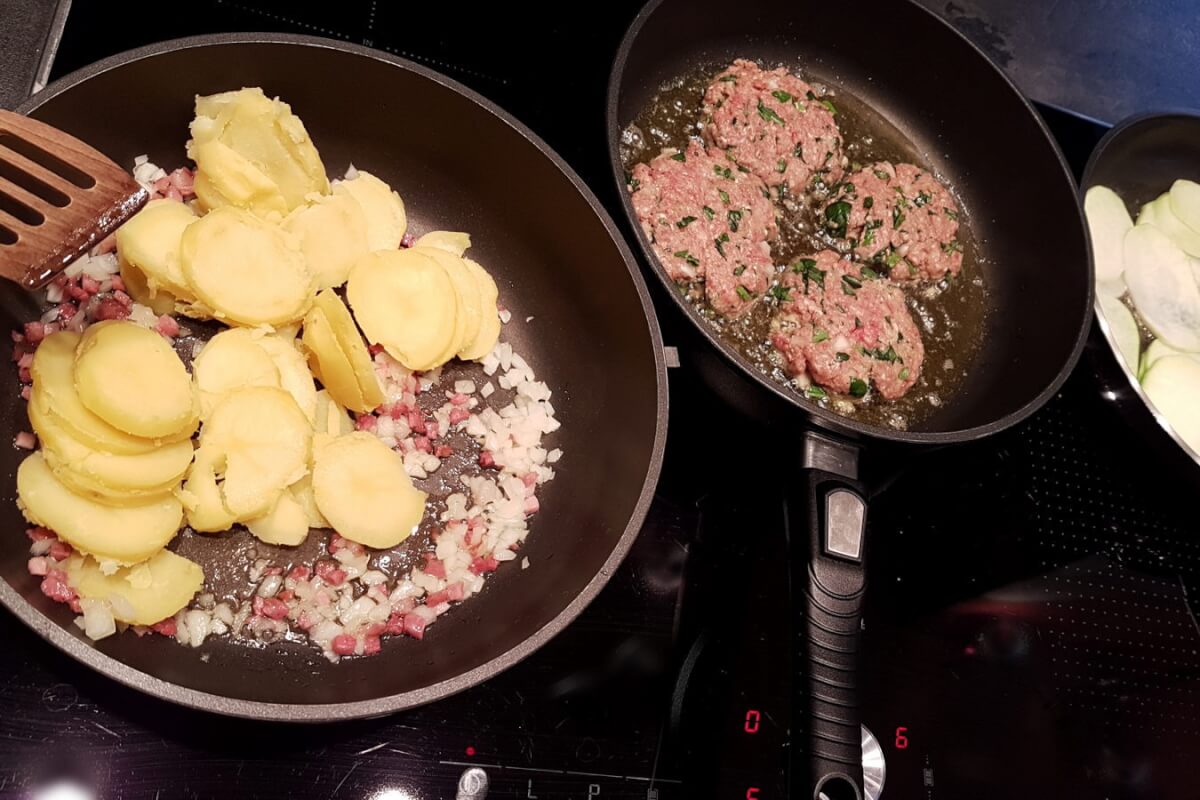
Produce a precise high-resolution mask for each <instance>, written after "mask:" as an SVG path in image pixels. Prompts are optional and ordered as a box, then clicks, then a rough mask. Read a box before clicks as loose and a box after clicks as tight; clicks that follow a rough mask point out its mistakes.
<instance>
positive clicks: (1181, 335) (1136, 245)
mask: <svg viewBox="0 0 1200 800" xmlns="http://www.w3.org/2000/svg"><path fill="white" fill-rule="evenodd" d="M1193 264H1194V261H1193V259H1191V258H1190V257H1189V256H1188V255H1187V253H1185V252H1183V250H1181V249H1179V247H1178V246H1177V245H1176V244H1175V243H1174V242H1172V241H1171V240H1170V239H1169V238H1168V237H1167V235H1166V234H1165V233H1163V232H1162V231H1161V230H1160V229H1159V228H1158V227H1156V226H1154V225H1137V226H1135V227H1134V228H1133V229H1132V230H1130V231H1129V233H1127V234H1126V235H1125V282H1126V283H1127V284H1128V285H1129V295H1130V297H1131V298H1132V299H1133V304H1134V307H1135V308H1137V310H1138V316H1140V317H1141V318H1142V321H1143V322H1144V323H1146V327H1147V328H1149V329H1150V330H1151V331H1153V332H1154V334H1155V335H1156V336H1158V337H1159V338H1161V339H1164V340H1165V341H1166V343H1167V344H1169V345H1171V346H1172V347H1175V348H1178V349H1179V350H1185V351H1187V352H1190V353H1194V352H1198V351H1200V286H1198V285H1197V283H1196V276H1195V273H1194V272H1193Z"/></svg>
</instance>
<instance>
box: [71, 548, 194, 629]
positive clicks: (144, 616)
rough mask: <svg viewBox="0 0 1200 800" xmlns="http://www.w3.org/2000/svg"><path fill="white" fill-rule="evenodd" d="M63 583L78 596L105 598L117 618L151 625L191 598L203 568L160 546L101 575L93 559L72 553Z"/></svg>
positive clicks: (178, 608) (171, 613)
mask: <svg viewBox="0 0 1200 800" xmlns="http://www.w3.org/2000/svg"><path fill="white" fill-rule="evenodd" d="M67 583H69V584H70V585H71V588H72V589H74V590H75V591H76V592H78V593H79V596H80V597H83V598H86V599H89V600H106V601H108V603H109V605H111V606H112V615H113V618H114V619H116V620H117V621H118V622H127V623H129V624H130V625H153V624H154V623H156V622H161V621H162V620H164V619H166V618H168V617H172V616H174V615H175V613H176V612H178V611H179V610H180V609H182V608H183V607H184V606H186V605H187V604H188V602H190V601H191V599H192V598H193V597H194V596H195V595H196V592H198V591H200V587H201V586H203V585H204V570H202V569H201V568H200V565H199V564H197V563H196V562H195V561H190V560H188V559H186V558H184V557H183V556H180V555H176V554H175V553H172V552H171V551H170V550H160V551H159V552H157V553H155V554H154V555H153V556H151V557H150V558H149V559H148V560H146V561H143V562H142V563H140V564H134V565H133V566H132V567H121V568H120V569H118V570H117V571H116V572H114V573H113V574H111V575H105V574H104V572H103V571H102V570H101V569H100V564H99V563H98V562H97V561H96V559H94V558H92V557H91V556H82V555H80V554H78V553H72V554H71V557H70V558H68V559H67Z"/></svg>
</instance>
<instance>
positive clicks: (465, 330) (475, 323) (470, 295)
mask: <svg viewBox="0 0 1200 800" xmlns="http://www.w3.org/2000/svg"><path fill="white" fill-rule="evenodd" d="M463 235H464V236H465V235H466V234H463ZM413 249H414V250H419V251H420V252H422V253H424V254H425V255H427V256H429V257H430V258H432V259H433V260H434V261H436V262H438V264H439V265H440V266H441V267H442V269H444V270H446V274H447V275H449V276H450V282H451V283H453V284H454V291H455V293H456V294H457V295H458V324H457V326H456V327H457V330H456V332H455V345H454V349H453V351H452V352H451V353H449V354H448V355H446V357H445V359H444V360H445V361H449V360H450V359H451V358H454V356H456V355H458V353H459V352H461V351H462V350H464V349H466V348H467V347H469V346H470V345H473V344H474V343H475V340H476V339H478V338H479V328H480V326H481V325H482V324H483V291H482V289H481V287H480V285H479V281H477V280H476V279H475V275H474V273H472V272H471V269H470V268H469V267H468V266H467V264H466V262H465V261H463V259H462V258H460V257H459V256H454V255H451V254H450V253H449V252H447V251H446V250H443V249H441V248H438V247H429V246H426V245H417V246H414V247H413Z"/></svg>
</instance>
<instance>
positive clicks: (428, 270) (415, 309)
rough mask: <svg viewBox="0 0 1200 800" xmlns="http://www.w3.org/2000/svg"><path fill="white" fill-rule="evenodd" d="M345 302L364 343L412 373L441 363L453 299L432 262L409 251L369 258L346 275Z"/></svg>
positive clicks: (453, 318)
mask: <svg viewBox="0 0 1200 800" xmlns="http://www.w3.org/2000/svg"><path fill="white" fill-rule="evenodd" d="M346 296H347V298H349V300H350V307H351V308H353V309H354V317H355V319H357V320H358V324H359V325H360V326H361V327H362V329H363V333H365V334H366V336H367V341H369V342H371V343H372V344H381V345H383V347H384V349H385V350H387V351H388V353H390V354H391V355H392V357H393V358H395V359H396V360H397V361H399V362H400V363H401V364H403V365H404V366H406V367H408V368H409V369H412V370H427V369H433V368H434V367H436V366H439V365H440V364H441V363H443V361H444V360H445V359H444V358H443V356H444V355H445V353H446V351H447V348H449V347H450V346H451V345H452V344H453V343H454V335H455V331H456V329H457V314H458V296H457V295H456V294H455V291H454V284H453V283H452V282H451V281H450V276H449V275H447V274H446V271H445V270H444V269H442V268H441V267H440V266H439V265H438V263H437V262H436V261H434V260H433V259H432V258H430V257H429V256H427V255H424V254H423V253H418V252H416V251H414V250H411V249H409V250H386V251H385V250H380V251H377V252H374V253H370V254H368V255H366V256H364V257H363V258H362V259H360V260H359V262H358V263H357V264H355V265H354V269H353V270H351V272H350V280H349V281H348V282H347V284H346ZM451 352H453V351H451ZM439 359H442V360H441V361H439Z"/></svg>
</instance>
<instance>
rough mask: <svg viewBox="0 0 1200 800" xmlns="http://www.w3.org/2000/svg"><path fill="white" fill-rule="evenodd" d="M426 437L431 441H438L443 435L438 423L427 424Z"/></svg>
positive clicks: (430, 422)
mask: <svg viewBox="0 0 1200 800" xmlns="http://www.w3.org/2000/svg"><path fill="white" fill-rule="evenodd" d="M425 435H426V436H428V437H429V438H430V439H436V438H438V436H440V435H441V428H439V427H438V424H437V423H436V422H434V421H432V420H430V421H429V422H426V423H425Z"/></svg>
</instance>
